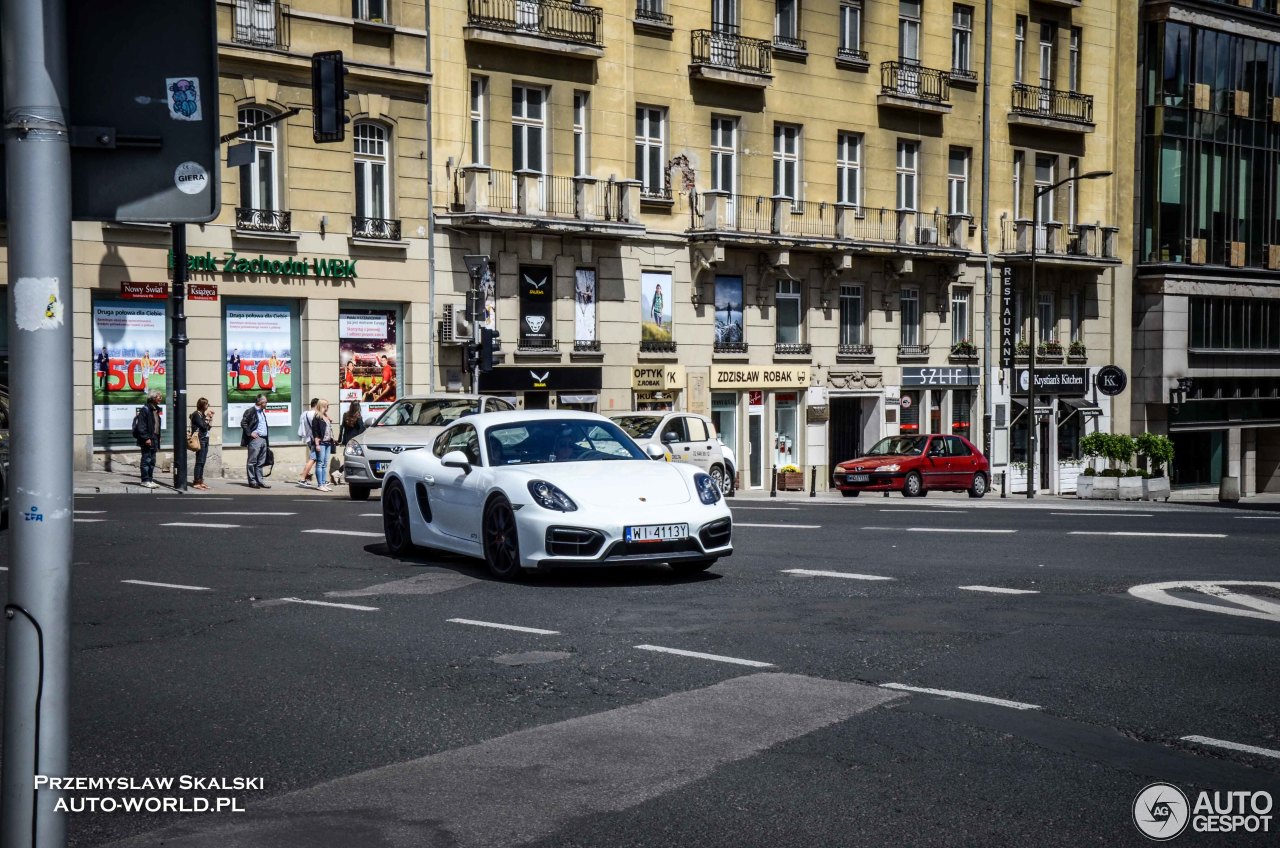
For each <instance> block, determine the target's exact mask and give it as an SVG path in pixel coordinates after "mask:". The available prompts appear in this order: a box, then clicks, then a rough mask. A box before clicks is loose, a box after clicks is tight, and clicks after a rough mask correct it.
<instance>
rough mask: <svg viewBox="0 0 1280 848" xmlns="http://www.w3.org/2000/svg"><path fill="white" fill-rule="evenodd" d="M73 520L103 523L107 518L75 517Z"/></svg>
mask: <svg viewBox="0 0 1280 848" xmlns="http://www.w3.org/2000/svg"><path fill="white" fill-rule="evenodd" d="M71 520H72V521H74V522H75V523H76V524H101V523H102V522H104V521H106V520H107V519H105V518H73V519H71Z"/></svg>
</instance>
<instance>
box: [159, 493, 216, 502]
mask: <svg viewBox="0 0 1280 848" xmlns="http://www.w3.org/2000/svg"><path fill="white" fill-rule="evenodd" d="M196 497H198V498H199V499H200V500H202V501H234V500H235V498H216V497H212V496H210V495H196ZM156 500H161V501H185V500H187V496H186V495H161V496H160V497H158V498H156ZM188 503H190V501H188Z"/></svg>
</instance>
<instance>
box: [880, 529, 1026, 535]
mask: <svg viewBox="0 0 1280 848" xmlns="http://www.w3.org/2000/svg"><path fill="white" fill-rule="evenodd" d="M862 529H863V530H895V531H897V532H899V533H902V532H906V533H997V534H1008V533H1017V532H1018V531H1017V530H988V529H986V528H983V527H863V528H862Z"/></svg>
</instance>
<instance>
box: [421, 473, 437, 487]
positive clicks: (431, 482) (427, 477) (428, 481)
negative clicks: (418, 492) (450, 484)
mask: <svg viewBox="0 0 1280 848" xmlns="http://www.w3.org/2000/svg"><path fill="white" fill-rule="evenodd" d="M422 482H424V483H426V484H427V485H428V486H434V485H435V484H436V478H434V477H432V476H431V475H430V474H424V475H423V476H422Z"/></svg>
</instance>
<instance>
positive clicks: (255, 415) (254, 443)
mask: <svg viewBox="0 0 1280 848" xmlns="http://www.w3.org/2000/svg"><path fill="white" fill-rule="evenodd" d="M267 439H268V428H267V396H266V395H262V394H260V395H258V397H257V398H256V399H255V400H254V402H253V406H251V407H249V408H248V409H246V410H245V411H244V415H243V416H241V417H240V447H242V448H248V449H249V452H248V454H247V455H246V457H245V469H244V470H245V476H246V477H248V478H249V488H250V489H270V488H271V487H270V486H268V485H267V484H266V483H265V482H264V481H263V479H262V466H263V465H265V464H266V462H267Z"/></svg>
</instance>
